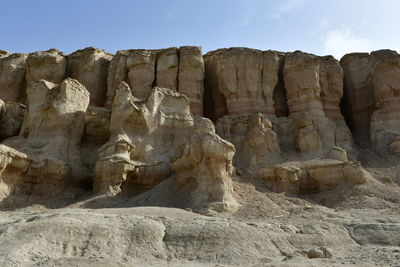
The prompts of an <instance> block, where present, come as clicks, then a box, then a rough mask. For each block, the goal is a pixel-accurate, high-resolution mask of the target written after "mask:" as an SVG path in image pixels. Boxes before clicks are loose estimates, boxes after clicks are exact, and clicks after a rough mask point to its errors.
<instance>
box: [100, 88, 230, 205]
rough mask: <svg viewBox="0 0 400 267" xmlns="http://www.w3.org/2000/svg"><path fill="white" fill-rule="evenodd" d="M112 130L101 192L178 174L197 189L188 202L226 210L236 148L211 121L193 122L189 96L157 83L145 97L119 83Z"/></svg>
mask: <svg viewBox="0 0 400 267" xmlns="http://www.w3.org/2000/svg"><path fill="white" fill-rule="evenodd" d="M211 126H212V127H211ZM110 135H111V136H110V140H109V141H108V142H107V143H106V144H105V145H104V146H103V147H101V148H100V149H99V160H98V161H97V163H96V168H95V183H94V188H95V190H96V191H97V192H100V193H105V194H108V195H116V194H118V193H120V192H121V191H124V190H125V191H127V190H129V189H130V190H133V191H134V192H135V191H136V193H137V192H138V191H139V192H140V190H143V189H145V190H147V189H149V188H151V187H154V186H155V185H157V184H159V183H160V182H162V181H163V180H165V179H167V178H168V177H170V176H171V175H172V174H175V175H176V177H177V185H178V186H183V187H185V186H187V190H193V193H191V194H190V199H191V201H188V203H191V204H190V205H191V207H192V208H197V209H199V208H203V207H206V206H208V205H209V204H210V203H214V202H217V203H219V204H218V205H214V204H213V205H212V207H213V208H215V209H218V210H220V208H221V207H225V208H226V209H227V208H228V206H229V202H231V201H233V198H232V185H231V180H230V179H231V176H232V170H233V167H232V157H233V155H234V151H235V149H234V147H233V145H232V144H230V143H228V142H226V141H223V140H222V139H220V138H219V137H218V136H217V135H216V134H215V130H214V128H213V125H212V123H211V122H210V121H208V120H205V119H202V120H199V121H198V122H196V123H194V120H193V116H192V115H191V112H190V106H189V101H188V99H187V98H186V97H185V96H184V95H182V94H179V93H178V92H176V91H173V90H170V89H166V88H159V87H154V88H153V89H152V91H151V94H150V95H149V96H148V97H147V99H146V100H145V101H141V100H137V98H136V97H135V96H133V95H132V93H131V89H130V88H129V85H128V84H127V83H125V82H120V84H119V87H118V88H117V91H116V95H115V97H114V101H113V108H112V113H111V121H110ZM216 207H219V208H216ZM225 208H224V209H225Z"/></svg>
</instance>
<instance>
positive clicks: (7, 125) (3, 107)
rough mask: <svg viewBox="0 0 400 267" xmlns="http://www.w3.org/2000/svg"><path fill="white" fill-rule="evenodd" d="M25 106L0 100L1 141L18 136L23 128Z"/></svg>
mask: <svg viewBox="0 0 400 267" xmlns="http://www.w3.org/2000/svg"><path fill="white" fill-rule="evenodd" d="M24 115H25V105H23V104H20V103H17V102H4V101H3V100H1V99H0V140H1V141H2V140H4V139H5V138H8V137H12V136H16V135H18V134H19V131H20V129H21V126H22V122H23V120H24Z"/></svg>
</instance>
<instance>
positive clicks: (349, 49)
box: [323, 27, 400, 59]
mask: <svg viewBox="0 0 400 267" xmlns="http://www.w3.org/2000/svg"><path fill="white" fill-rule="evenodd" d="M353 29H354V28H343V27H342V28H340V29H336V30H331V31H328V32H327V33H326V34H325V36H324V39H323V53H324V54H325V55H333V56H334V57H335V58H337V59H340V58H341V57H342V56H344V55H345V54H347V53H353V52H371V51H374V50H379V49H392V50H393V49H394V50H396V49H397V50H398V48H399V46H400V44H399V42H398V40H397V39H398V38H393V39H391V40H390V41H387V40H374V39H371V38H365V37H362V36H361V35H360V34H359V33H358V31H355V30H353Z"/></svg>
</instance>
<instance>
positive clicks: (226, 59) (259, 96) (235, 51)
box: [204, 48, 280, 119]
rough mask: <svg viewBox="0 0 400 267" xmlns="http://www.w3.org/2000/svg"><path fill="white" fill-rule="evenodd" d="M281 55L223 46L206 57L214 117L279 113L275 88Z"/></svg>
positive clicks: (207, 82) (208, 85) (209, 92)
mask: <svg viewBox="0 0 400 267" xmlns="http://www.w3.org/2000/svg"><path fill="white" fill-rule="evenodd" d="M279 60H280V59H279V56H278V53H277V52H274V51H265V52H263V51H260V50H255V49H249V48H229V49H219V50H216V51H212V52H209V53H207V54H206V55H205V56H204V61H205V68H206V77H207V81H206V86H207V91H208V94H209V96H207V97H212V99H213V107H210V111H207V112H208V113H211V114H210V117H213V118H215V119H218V118H220V117H222V116H224V115H234V114H242V113H248V112H260V113H267V114H272V115H274V114H275V111H274V102H273V91H274V88H275V86H276V84H277V83H278V70H279Z"/></svg>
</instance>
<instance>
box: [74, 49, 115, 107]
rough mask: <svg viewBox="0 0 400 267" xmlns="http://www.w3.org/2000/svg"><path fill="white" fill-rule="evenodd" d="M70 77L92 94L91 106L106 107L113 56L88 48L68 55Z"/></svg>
mask: <svg viewBox="0 0 400 267" xmlns="http://www.w3.org/2000/svg"><path fill="white" fill-rule="evenodd" d="M67 58H68V74H69V77H71V78H73V79H76V80H78V81H79V82H80V83H82V84H83V85H84V86H85V87H86V89H87V90H88V91H89V93H90V104H91V105H95V106H104V104H105V102H106V96H107V73H108V67H109V65H110V62H111V59H112V55H111V54H109V53H106V52H105V51H104V50H101V49H97V48H93V47H87V48H85V49H81V50H78V51H76V52H74V53H72V54H70V55H68V57H67Z"/></svg>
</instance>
